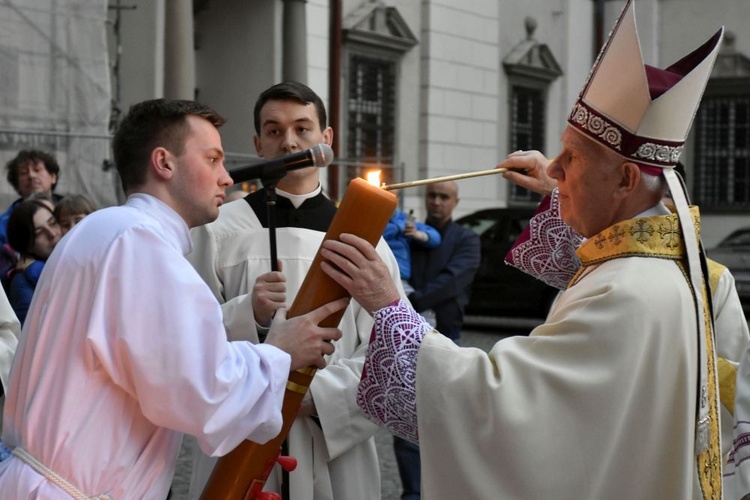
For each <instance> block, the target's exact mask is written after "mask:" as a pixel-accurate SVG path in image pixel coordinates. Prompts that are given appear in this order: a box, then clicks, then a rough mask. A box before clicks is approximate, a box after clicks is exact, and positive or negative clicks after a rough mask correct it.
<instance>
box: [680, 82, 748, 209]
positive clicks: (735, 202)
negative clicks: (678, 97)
mask: <svg viewBox="0 0 750 500" xmlns="http://www.w3.org/2000/svg"><path fill="white" fill-rule="evenodd" d="M694 128H695V131H696V132H695V153H696V154H695V162H694V167H693V168H694V170H695V187H694V198H695V202H696V203H697V204H698V205H700V207H701V209H702V210H717V211H740V210H741V211H746V210H748V209H750V96H732V95H730V96H705V97H704V98H703V101H702V102H701V106H700V108H699V110H698V113H697V116H696V120H695V127H694Z"/></svg>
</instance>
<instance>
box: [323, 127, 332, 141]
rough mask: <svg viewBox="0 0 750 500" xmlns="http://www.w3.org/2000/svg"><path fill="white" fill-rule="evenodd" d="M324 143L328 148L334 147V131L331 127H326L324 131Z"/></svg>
mask: <svg viewBox="0 0 750 500" xmlns="http://www.w3.org/2000/svg"><path fill="white" fill-rule="evenodd" d="M323 142H324V143H325V144H327V145H328V146H333V129H332V128H331V127H326V129H325V130H324V131H323Z"/></svg>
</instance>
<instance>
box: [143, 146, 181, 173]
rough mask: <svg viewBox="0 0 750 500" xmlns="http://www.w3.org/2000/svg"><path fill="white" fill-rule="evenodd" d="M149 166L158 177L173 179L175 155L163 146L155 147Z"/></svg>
mask: <svg viewBox="0 0 750 500" xmlns="http://www.w3.org/2000/svg"><path fill="white" fill-rule="evenodd" d="M149 167H150V168H151V171H152V172H153V173H154V175H156V177H157V178H159V179H163V180H168V179H171V178H172V176H173V175H174V168H175V165H174V157H173V156H172V153H170V152H169V151H168V150H167V149H165V148H163V147H158V148H155V149H154V150H153V151H151V162H150V164H149Z"/></svg>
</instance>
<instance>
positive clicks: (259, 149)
mask: <svg viewBox="0 0 750 500" xmlns="http://www.w3.org/2000/svg"><path fill="white" fill-rule="evenodd" d="M253 144H255V152H256V153H258V157H259V158H263V146H262V145H261V143H260V137H259V136H258V135H257V134H256V135H254V136H253Z"/></svg>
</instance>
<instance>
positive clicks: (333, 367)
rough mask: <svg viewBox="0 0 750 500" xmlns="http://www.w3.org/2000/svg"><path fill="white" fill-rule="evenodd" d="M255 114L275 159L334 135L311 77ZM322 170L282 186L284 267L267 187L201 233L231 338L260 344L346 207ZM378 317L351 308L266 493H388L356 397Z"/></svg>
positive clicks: (260, 147)
mask: <svg viewBox="0 0 750 500" xmlns="http://www.w3.org/2000/svg"><path fill="white" fill-rule="evenodd" d="M254 118H255V131H256V135H255V136H254V138H253V139H254V142H255V149H256V150H257V152H258V156H260V157H261V158H264V159H266V160H270V159H273V158H278V157H281V156H285V155H288V154H292V153H296V152H298V151H304V150H306V149H308V148H311V147H313V146H315V145H316V144H320V143H325V144H329V145H330V144H331V141H332V140H333V130H332V129H331V127H329V126H327V124H326V109H325V105H324V104H323V101H322V99H321V98H320V96H318V95H317V94H316V93H315V92H314V91H313V90H312V89H310V88H309V87H307V86H306V85H303V84H301V83H297V82H283V83H279V84H277V85H274V86H272V87H270V88H269V89H267V90H266V91H264V92H263V93H262V94H261V95H260V96H259V98H258V100H257V101H256V104H255V109H254ZM320 172H321V169H320V168H318V167H308V168H301V169H298V170H293V171H290V172H288V173H287V174H286V175H285V176H284V177H283V178H282V179H281V180H279V182H278V183H277V184H276V194H277V195H278V196H277V200H276V209H275V218H276V227H277V230H276V238H277V248H278V255H277V257H278V261H279V264H280V265H279V271H271V254H270V250H269V236H268V229H267V228H268V211H267V205H266V196H267V191H266V189H262V190H259V191H257V192H255V193H252V194H249V195H247V196H246V197H245V200H244V202H239V201H237V202H233V203H226V204H225V205H224V206H222V207H221V210H220V212H219V218H218V219H217V220H216V221H215V222H212V223H211V224H206V225H203V226H200V227H197V228H195V229H194V230H193V231H192V233H191V236H192V238H193V251H192V253H191V254H190V255H189V257H188V258H189V259H190V261H191V262H192V263H193V265H194V266H195V268H196V269H197V270H198V273H199V274H200V275H201V276H202V277H203V279H204V280H206V282H207V283H208V285H209V287H210V288H211V290H212V291H213V293H214V295H215V296H216V297H217V298H218V299H219V302H221V303H222V311H223V313H224V326H225V327H226V331H227V335H228V337H229V338H230V339H235V340H236V339H243V340H245V339H247V340H252V341H255V342H257V340H258V338H257V336H256V335H255V332H254V331H252V330H251V329H248V326H255V325H257V326H258V328H262V327H263V326H265V325H267V324H268V321H270V320H271V318H272V317H273V315H274V313H275V312H276V310H277V309H279V308H281V307H285V306H288V305H290V304H292V303H293V302H294V298H295V297H296V295H297V292H298V290H299V288H300V286H301V284H302V281H303V280H304V278H305V276H306V275H307V272H308V270H309V269H310V266H311V265H312V262H313V260H314V258H315V255H316V253H317V250H318V247H319V246H320V242H321V241H322V240H323V238H324V236H325V233H326V231H327V230H328V227H329V226H330V224H331V221H332V220H333V217H334V215H335V213H336V207H335V205H334V203H333V202H332V201H331V200H330V199H328V198H327V197H326V196H325V195H324V194H323V193H322V188H321V185H320ZM378 252H379V254H380V255H381V256H382V258H383V259H385V260H386V262H387V263H388V269H389V275H390V276H391V277H392V278H394V279H397V280H398V266H397V264H396V262H395V259H394V258H393V254H392V252H391V250H390V249H389V248H388V245H387V244H386V243H385V242H384V241H381V242H379V244H378ZM398 288H399V289H401V285H400V281H399V285H398ZM372 325H373V321H372V318H371V317H370V315H369V314H367V311H365V310H364V309H362V308H361V307H360V306H359V304H356V303H354V302H352V303H351V304H350V305H349V306H348V307H347V309H346V311H345V313H344V316H343V318H342V320H341V323H340V324H339V328H340V329H341V333H342V337H341V340H339V341H338V342H337V343H336V352H335V354H334V356H333V357H331V358H328V357H327V358H326V360H327V361H328V365H329V366H328V369H326V370H323V371H322V372H318V373H317V374H316V375H315V378H314V379H313V380H312V383H311V384H310V390H309V391H308V392H307V394H306V395H305V397H304V399H303V400H302V407H301V409H300V412H299V413H298V415H297V418H296V420H295V422H294V424H293V425H292V428H291V430H290V432H289V437H288V443H289V454H290V455H292V456H294V457H295V458H296V459H297V461H298V465H297V469H296V470H295V471H294V472H292V473H290V474H289V475H288V481H285V478H284V477H283V474H279V473H277V472H278V468H277V469H276V471H275V472H274V473H272V474H271V475H270V476H269V478H268V482H267V483H266V485H265V491H269V492H270V491H273V492H282V491H283V488H284V487H285V486H284V485H288V486H289V498H291V499H292V500H299V499H313V500H331V499H333V500H353V499H357V500H358V499H360V498H362V499H371V498H380V467H379V465H378V457H377V451H376V447H375V440H374V435H375V433H376V432H377V426H376V425H375V424H373V423H372V422H371V421H370V420H368V419H367V418H366V417H365V416H364V414H363V413H362V411H361V410H360V409H359V407H357V405H356V391H357V385H358V384H359V380H360V377H361V374H362V365H363V362H364V358H365V351H366V350H367V346H368V342H369V339H370V333H371V332H372ZM260 331H261V332H262V330H260ZM214 461H215V460H213V459H211V458H210V457H208V456H206V455H205V454H203V453H198V454H197V455H196V460H195V465H194V468H193V476H192V479H191V484H190V493H189V498H191V499H192V498H197V497H198V496H199V495H200V494H201V492H202V491H203V487H204V485H205V483H206V481H207V479H208V477H209V475H210V473H211V471H212V469H213V466H214Z"/></svg>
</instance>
